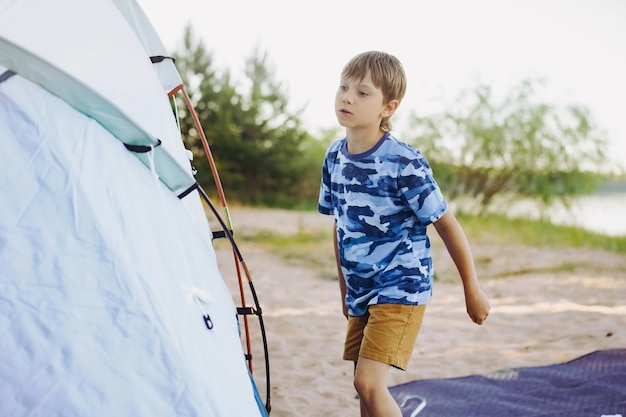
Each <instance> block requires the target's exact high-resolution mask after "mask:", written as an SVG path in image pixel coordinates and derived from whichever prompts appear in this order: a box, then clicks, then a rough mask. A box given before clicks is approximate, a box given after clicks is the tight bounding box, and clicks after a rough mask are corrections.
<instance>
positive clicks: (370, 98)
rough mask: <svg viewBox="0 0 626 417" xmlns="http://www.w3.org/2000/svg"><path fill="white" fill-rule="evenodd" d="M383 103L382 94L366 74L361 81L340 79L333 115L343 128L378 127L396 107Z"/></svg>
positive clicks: (368, 74)
mask: <svg viewBox="0 0 626 417" xmlns="http://www.w3.org/2000/svg"><path fill="white" fill-rule="evenodd" d="M393 102H396V100H392V102H391V103H388V104H384V103H383V92H382V90H381V89H380V88H378V87H376V86H375V85H374V83H373V82H372V77H371V74H370V73H369V71H368V73H367V74H366V75H365V77H364V78H363V79H362V80H356V79H349V78H342V79H341V81H340V83H339V88H338V89H337V94H336V95H335V115H336V116H337V120H338V122H339V124H340V125H341V126H343V127H345V128H363V127H372V126H376V127H378V126H379V125H380V122H381V120H382V119H383V117H389V116H391V115H392V114H393V110H395V108H396V107H397V105H394V104H393Z"/></svg>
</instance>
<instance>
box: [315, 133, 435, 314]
mask: <svg viewBox="0 0 626 417" xmlns="http://www.w3.org/2000/svg"><path fill="white" fill-rule="evenodd" d="M447 208H448V205H447V203H446V201H445V199H444V198H443V195H442V194H441V191H440V189H439V187H438V186H437V183H436V182H435V180H434V178H433V175H432V170H431V168H430V166H429V165H428V162H427V161H426V158H424V156H422V154H421V153H420V152H419V151H418V150H417V149H415V148H414V147H412V146H410V145H408V144H406V143H403V142H400V141H399V140H398V139H396V138H395V137H393V136H392V135H391V134H390V133H386V134H385V135H384V136H383V137H382V138H381V139H380V141H379V142H378V143H377V144H376V146H374V147H373V148H372V149H370V150H369V151H367V152H365V153H362V154H356V155H353V154H350V153H348V151H347V141H346V139H345V138H344V139H341V140H337V141H335V142H333V143H332V144H331V145H330V147H329V148H328V150H327V151H326V157H325V159H324V164H323V167H322V183H321V186H320V196H319V202H318V211H319V212H320V213H322V214H329V215H330V214H332V215H334V218H335V225H336V227H337V242H338V249H339V260H340V264H341V268H342V271H343V275H344V278H345V280H346V287H347V291H346V300H345V302H346V305H347V306H348V312H349V314H350V315H352V316H361V315H363V314H365V312H366V311H367V306H369V305H372V304H385V303H387V304H426V303H427V301H428V299H429V298H430V296H431V293H432V290H431V286H432V277H433V267H432V260H431V256H430V241H429V239H428V236H427V234H426V227H427V226H428V225H429V224H431V223H433V222H434V221H436V220H437V219H439V218H440V217H441V216H443V214H444V213H445V212H446V210H447Z"/></svg>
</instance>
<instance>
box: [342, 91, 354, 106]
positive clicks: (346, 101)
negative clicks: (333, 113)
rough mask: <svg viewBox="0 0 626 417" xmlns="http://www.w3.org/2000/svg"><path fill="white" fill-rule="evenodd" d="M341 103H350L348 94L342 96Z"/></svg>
mask: <svg viewBox="0 0 626 417" xmlns="http://www.w3.org/2000/svg"><path fill="white" fill-rule="evenodd" d="M343 102H344V103H346V104H351V103H352V98H350V94H348V93H346V94H344V95H343Z"/></svg>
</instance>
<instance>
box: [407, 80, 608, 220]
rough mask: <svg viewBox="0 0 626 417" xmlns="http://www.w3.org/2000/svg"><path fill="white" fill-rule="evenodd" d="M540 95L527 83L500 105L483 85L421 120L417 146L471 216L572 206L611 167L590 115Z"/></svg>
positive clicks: (414, 122) (416, 120) (416, 123)
mask: <svg viewBox="0 0 626 417" xmlns="http://www.w3.org/2000/svg"><path fill="white" fill-rule="evenodd" d="M535 93H536V91H535V84H534V83H533V82H530V81H524V82H522V83H521V85H519V86H518V87H516V88H514V89H513V90H512V91H511V92H509V95H508V96H507V97H505V98H504V99H503V100H502V101H501V102H496V101H495V99H494V97H493V94H492V90H491V88H490V87H488V86H485V85H479V86H478V87H477V88H476V89H475V90H474V91H473V92H472V93H471V94H470V93H467V92H463V93H462V94H461V95H460V96H459V98H458V99H457V100H456V101H455V102H454V103H453V105H452V107H451V109H450V110H448V111H444V112H443V113H442V114H437V115H433V116H429V117H419V116H417V115H413V117H412V119H411V126H412V128H414V129H415V130H416V131H417V132H418V133H417V134H416V137H415V138H414V143H415V144H416V146H418V147H419V148H420V149H421V150H422V151H423V152H424V153H425V154H426V155H427V156H428V158H429V162H430V163H431V164H432V167H433V170H434V171H435V175H436V177H437V181H438V182H439V183H440V186H441V187H442V188H443V189H444V190H445V191H446V194H447V195H448V198H449V199H451V200H453V199H457V198H460V197H464V201H466V204H465V205H464V207H465V210H466V211H468V212H473V211H477V212H479V213H480V212H485V211H487V210H488V209H490V208H492V207H493V206H495V205H496V204H500V205H502V204H504V206H505V207H506V206H507V205H508V204H510V203H512V202H513V201H517V200H519V199H523V198H531V199H534V200H536V201H537V202H538V203H539V204H540V205H541V206H543V207H547V206H549V205H550V203H552V202H553V201H554V200H555V199H558V200H561V201H562V202H563V203H565V204H567V203H568V201H569V200H568V199H569V198H570V197H572V196H575V195H579V194H581V193H584V192H589V191H591V190H593V188H594V187H595V184H596V180H597V179H598V177H597V175H595V174H592V172H593V171H598V170H601V169H602V168H603V164H604V163H605V162H606V161H607V158H606V155H605V149H606V139H605V137H604V136H603V134H602V133H601V132H600V131H599V129H598V128H597V127H596V125H595V123H594V121H593V120H592V118H591V115H590V113H589V111H588V110H587V109H586V108H584V107H581V106H576V105H571V106H568V107H566V108H564V109H562V108H557V107H556V106H551V105H548V104H545V103H541V102H538V101H537V100H536V99H535ZM468 196H469V197H470V198H469V200H468V199H467V197H468ZM468 201H469V202H468ZM500 208H501V207H500Z"/></svg>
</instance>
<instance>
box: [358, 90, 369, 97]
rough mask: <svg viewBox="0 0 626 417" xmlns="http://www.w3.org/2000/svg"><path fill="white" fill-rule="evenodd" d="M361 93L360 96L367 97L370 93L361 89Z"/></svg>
mask: <svg viewBox="0 0 626 417" xmlns="http://www.w3.org/2000/svg"><path fill="white" fill-rule="evenodd" d="M359 95H360V96H363V97H365V96H367V95H368V94H367V93H366V92H365V91H359Z"/></svg>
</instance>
